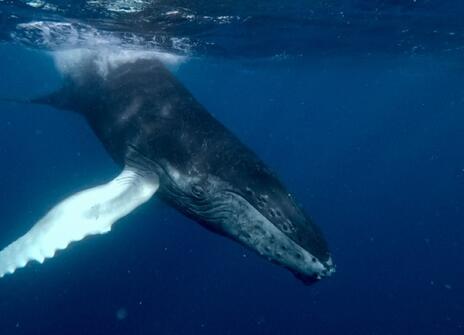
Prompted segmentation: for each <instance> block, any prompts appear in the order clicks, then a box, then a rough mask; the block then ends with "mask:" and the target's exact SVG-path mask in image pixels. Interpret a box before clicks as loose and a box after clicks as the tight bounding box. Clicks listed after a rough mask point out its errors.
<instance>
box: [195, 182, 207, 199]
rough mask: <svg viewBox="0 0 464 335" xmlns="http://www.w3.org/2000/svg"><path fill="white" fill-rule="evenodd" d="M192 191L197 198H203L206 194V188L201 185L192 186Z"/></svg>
mask: <svg viewBox="0 0 464 335" xmlns="http://www.w3.org/2000/svg"><path fill="white" fill-rule="evenodd" d="M192 193H193V195H194V196H195V197H197V198H201V197H203V196H204V194H205V190H204V189H203V187H201V186H200V185H193V186H192Z"/></svg>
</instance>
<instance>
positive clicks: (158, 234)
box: [0, 45, 464, 335]
mask: <svg viewBox="0 0 464 335" xmlns="http://www.w3.org/2000/svg"><path fill="white" fill-rule="evenodd" d="M0 60H1V62H0V76H1V77H0V92H1V94H0V95H1V96H4V97H28V96H34V95H37V94H40V93H44V92H48V91H51V90H52V89H53V88H56V87H58V86H59V84H60V77H59V74H58V73H57V72H56V71H55V70H54V67H53V62H52V60H51V58H50V57H48V56H47V55H46V54H45V53H40V52H38V51H30V50H26V49H22V48H20V47H16V46H11V45H2V46H0ZM463 72H464V68H463V67H462V65H461V66H459V65H458V63H456V62H454V61H452V60H450V59H447V58H445V57H434V56H433V55H429V56H422V57H419V56H417V57H403V58H402V57H399V56H398V57H394V58H386V57H385V58H382V57H381V56H376V57H370V58H369V57H368V58H359V59H350V57H349V56H346V57H340V58H335V57H333V58H329V59H324V60H321V59H319V58H318V59H310V58H306V59H304V60H299V61H295V60H293V61H292V60H287V61H283V62H273V61H262V62H259V61H250V60H249V61H245V60H244V61H243V62H239V61H234V62H233V61H226V60H220V59H219V60H218V59H208V58H203V59H196V60H191V61H188V62H187V63H185V64H183V65H182V66H181V67H180V68H179V69H177V70H176V75H177V76H178V77H179V78H180V79H181V80H182V81H183V82H184V83H185V85H186V86H187V87H188V88H189V89H190V90H191V91H192V92H193V94H194V95H195V96H196V97H197V98H198V99H199V101H200V102H201V103H203V104H204V105H205V106H206V107H207V109H208V110H209V111H210V112H211V113H212V114H214V115H215V116H216V117H217V118H218V119H220V120H221V121H222V122H223V123H225V124H226V125H227V126H228V127H229V128H230V129H232V130H233V131H234V132H235V133H236V134H237V135H239V137H240V138H241V139H242V140H243V141H244V142H245V143H247V144H248V145H249V146H251V147H252V148H253V149H254V150H255V151H256V152H258V154H259V155H260V156H261V157H262V158H263V159H264V160H265V161H266V162H267V163H268V164H269V165H270V166H271V167H273V168H274V170H276V171H277V172H278V174H279V175H280V176H281V177H282V179H283V180H284V181H285V183H286V184H287V185H288V188H289V189H290V190H291V191H292V192H294V193H295V195H296V198H297V199H298V200H299V202H300V203H301V204H302V205H303V206H304V207H305V208H306V210H307V211H308V212H309V213H310V214H311V216H312V217H313V218H314V219H315V221H316V222H317V223H318V224H319V225H320V226H321V227H322V229H323V231H324V233H325V235H326V237H327V239H328V241H329V243H330V245H331V249H332V252H333V257H334V261H335V263H336V265H337V273H336V274H335V275H334V276H333V277H332V278H329V279H326V280H324V281H322V282H321V283H319V284H317V285H314V286H310V287H305V286H303V285H302V284H301V283H300V282H298V281H297V280H295V279H294V278H293V276H291V275H290V274H289V273H288V272H287V271H285V270H283V269H281V268H279V267H277V266H275V265H271V264H269V263H267V262H266V261H265V260H263V259H261V258H259V257H257V256H255V255H254V254H253V253H251V252H249V251H247V250H245V249H243V248H242V247H240V246H239V245H237V244H235V243H232V242H230V241H229V240H226V239H224V238H222V237H219V236H216V235H213V234H211V233H210V232H207V231H205V230H204V229H202V228H201V227H200V226H198V225H197V224H196V223H194V222H191V221H190V220H188V219H185V218H184V217H182V216H181V215H180V214H178V213H176V212H175V211H174V210H172V209H170V208H168V207H167V206H166V205H164V204H163V203H161V202H160V201H159V200H158V199H156V197H155V198H154V199H153V200H152V201H151V202H150V203H149V204H147V205H145V206H143V207H142V208H139V209H137V210H136V211H135V212H134V213H133V214H132V215H130V216H129V217H127V218H125V219H123V220H121V222H119V223H118V224H117V225H115V228H114V230H113V231H112V232H111V233H110V234H107V235H105V236H99V237H94V238H89V239H87V240H85V241H83V242H79V243H76V244H73V245H72V246H71V247H70V248H69V249H68V250H66V251H64V252H60V253H59V255H58V256H57V257H56V258H54V259H52V260H49V261H47V262H46V263H45V264H43V265H41V266H39V265H37V264H33V265H30V266H28V267H27V268H26V269H23V270H20V271H18V272H17V273H16V274H15V275H13V276H7V277H5V278H3V279H1V280H0V334H1V335H10V334H11V335H16V334H48V335H52V334H70V335H72V334H80V335H82V334H114V335H116V334H357V335H358V334H379V335H383V334H422V335H426V334H463V333H464V284H463V282H464V270H463V268H462V266H463V263H464V262H463V261H464V259H463V258H464V256H463V255H464V228H463V223H464V220H463V219H464V207H463V200H464V151H463V148H462V146H463V142H464V141H463V140H464V114H463V113H464V86H463V81H462V78H463ZM0 155H1V166H0V187H1V191H0V210H1V216H0V217H1V223H0V247H4V246H5V245H7V244H8V243H9V242H11V241H12V240H14V239H15V238H17V237H19V236H20V235H21V234H23V233H24V232H25V231H26V230H27V229H28V228H29V227H30V226H31V225H32V224H33V223H34V222H35V221H36V220H38V219H39V218H40V217H41V216H42V215H43V214H44V213H45V212H46V211H47V210H48V209H49V208H50V207H51V206H52V205H54V204H55V203H56V202H58V201H59V200H61V199H62V198H64V197H65V196H67V195H70V194H72V193H74V192H76V191H77V190H80V189H82V188H85V187H89V186H92V185H95V184H98V183H102V182H104V181H107V180H109V179H111V178H112V177H114V176H115V175H116V174H117V173H118V168H117V167H116V165H115V164H114V163H113V162H112V161H111V160H110V158H109V157H108V155H107V154H106V153H105V152H104V150H103V148H102V146H101V144H100V143H99V142H98V141H97V140H96V138H95V137H94V135H93V134H92V132H91V131H90V129H89V128H88V126H87V125H86V124H85V122H84V120H83V119H82V118H80V117H79V116H78V115H75V114H72V113H66V112H63V111H57V110H53V109H50V108H46V107H41V106H31V105H20V104H12V103H4V102H3V103H1V104H0ZM121 310H124V311H126V312H127V317H126V318H125V319H123V320H119V319H118V318H117V312H118V311H121Z"/></svg>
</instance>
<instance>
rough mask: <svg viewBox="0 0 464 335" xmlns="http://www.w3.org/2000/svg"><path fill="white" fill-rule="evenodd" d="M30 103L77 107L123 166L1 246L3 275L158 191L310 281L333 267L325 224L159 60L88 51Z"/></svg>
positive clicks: (103, 228)
mask: <svg viewBox="0 0 464 335" xmlns="http://www.w3.org/2000/svg"><path fill="white" fill-rule="evenodd" d="M63 82H64V83H63V86H62V87H61V88H60V89H59V90H57V91H55V92H53V93H51V94H49V95H46V96H43V97H39V98H37V99H33V100H31V101H30V102H32V103H38V104H46V105H49V106H52V107H54V108H57V109H62V110H69V111H73V112H76V113H79V114H81V115H82V116H83V117H84V118H85V119H86V120H87V122H88V124H89V125H90V127H91V128H92V130H93V131H94V133H95V135H96V136H97V137H98V139H99V140H100V141H101V143H102V144H103V146H104V147H105V149H106V151H107V152H108V153H109V155H110V156H111V157H112V159H113V160H114V161H115V162H116V163H117V164H118V165H119V166H120V167H121V170H122V172H121V173H120V174H119V175H118V176H117V177H116V178H114V179H113V180H111V181H109V182H108V183H106V184H103V185H99V186H96V187H93V188H90V189H87V190H83V191H81V192H79V193H77V194H75V195H72V196H70V197H69V198H66V199H64V200H63V201H62V202H60V203H59V204H57V205H56V206H55V207H53V208H52V209H51V210H50V211H49V212H48V213H47V214H46V215H45V216H44V217H43V218H42V219H41V220H39V221H38V222H37V223H36V224H35V225H34V226H33V227H32V228H31V230H29V231H28V232H27V233H26V234H25V235H24V236H22V237H20V238H19V239H17V240H16V241H14V242H13V243H11V244H10V245H8V246H6V247H5V248H4V249H3V250H2V251H1V252H0V277H2V276H4V275H5V274H9V273H13V272H15V271H16V270H17V269H18V268H21V267H24V266H26V264H27V263H29V262H30V261H38V262H40V263H42V262H43V261H44V260H45V259H47V258H51V257H53V256H54V255H55V253H56V252H57V251H58V250H62V249H65V248H66V247H67V246H68V245H69V244H70V243H71V242H74V241H79V240H81V239H83V238H85V237H86V236H89V235H97V234H104V233H106V232H108V231H110V230H111V226H112V224H114V223H115V222H116V221H117V220H119V219H121V218H122V217H124V216H126V215H128V214H129V213H130V212H131V211H133V210H134V209H135V208H137V207H138V206H141V205H142V204H144V203H146V202H147V201H148V200H149V199H150V198H151V197H152V196H153V195H154V194H155V193H156V194H157V196H159V197H160V198H162V199H163V200H164V201H165V202H166V203H168V204H169V205H171V206H173V207H174V208H176V209H177V210H179V211H180V212H182V213H183V214H185V215H186V216H188V217H189V218H191V219H193V220H195V221H197V222H198V223H200V224H201V225H203V226H204V227H206V228H207V229H208V230H210V231H213V232H215V233H218V234H220V235H223V236H225V237H228V238H230V239H232V240H234V241H236V242H238V243H240V244H242V245H244V246H245V247H247V248H249V249H251V250H254V251H256V252H257V253H258V254H260V255H261V256H263V257H265V258H266V259H268V260H270V261H271V262H273V263H276V264H278V265H280V266H283V267H285V268H287V269H288V270H290V271H291V272H292V273H293V274H294V275H295V276H296V277H297V278H299V279H301V280H302V281H303V282H304V283H305V284H311V283H313V282H316V281H318V280H320V279H321V278H323V277H326V276H329V275H330V274H331V273H332V272H333V271H334V266H333V265H332V260H331V256H330V252H329V249H328V246H327V243H326V241H325V239H324V237H323V235H322V233H321V231H320V229H319V228H318V227H317V226H316V225H315V224H314V223H313V222H312V221H311V219H310V218H309V217H308V216H307V215H306V214H305V213H304V211H303V210H302V208H300V207H299V206H298V205H297V203H296V202H295V200H294V199H293V197H292V196H291V195H290V193H289V192H288V191H287V190H286V188H285V187H284V185H283V184H282V183H281V182H280V181H279V179H278V177H277V176H276V175H275V174H274V173H273V172H272V171H271V170H270V169H269V168H268V167H267V166H266V165H265V164H264V163H263V162H262V161H261V160H260V159H259V158H258V157H257V155H256V154H255V153H254V152H253V151H252V150H250V149H249V148H247V147H246V146H245V145H244V144H243V143H242V142H241V141H240V140H239V139H238V138H237V137H236V136H234V135H233V134H232V133H231V132H230V131H229V130H228V129H227V128H226V127H225V126H224V125H222V124H221V123H220V122H219V121H218V120H216V119H215V118H214V117H213V116H212V115H211V114H209V113H208V112H207V111H206V109H205V108H204V107H203V106H202V105H201V104H200V103H199V102H198V101H197V100H196V99H195V98H194V97H193V96H192V94H191V93H190V92H189V91H188V90H187V89H186V88H185V87H184V86H183V85H182V84H181V83H180V82H179V81H178V80H177V79H176V78H175V76H174V75H173V74H172V73H171V72H170V71H169V70H168V69H167V68H166V67H165V65H164V64H163V63H162V62H161V61H160V60H158V59H156V58H153V59H136V60H132V61H128V62H124V63H118V64H115V65H113V66H110V67H108V68H107V71H105V73H101V71H98V69H97V64H96V61H95V60H92V59H87V60H86V61H85V62H82V64H80V65H79V71H78V73H77V74H74V75H67V76H65V78H64V81H63Z"/></svg>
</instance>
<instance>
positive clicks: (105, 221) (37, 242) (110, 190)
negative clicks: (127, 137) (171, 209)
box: [0, 167, 159, 278]
mask: <svg viewBox="0 0 464 335" xmlns="http://www.w3.org/2000/svg"><path fill="white" fill-rule="evenodd" d="M158 185H159V184H158V176H156V175H155V174H150V175H147V174H138V173H137V171H136V170H133V169H131V168H129V167H126V168H125V169H124V170H123V172H122V173H121V174H120V175H119V176H118V177H116V178H115V179H113V180H112V181H110V182H109V183H107V184H104V185H100V186H97V187H94V188H90V189H88V190H85V191H82V192H79V193H77V194H74V195H72V196H70V197H69V198H67V199H65V200H63V201H62V202H60V203H59V204H58V205H56V206H55V207H54V208H52V209H51V210H50V211H49V212H48V213H47V215H45V217H44V218H42V219H41V220H40V221H39V222H37V223H36V224H35V225H34V227H32V229H31V230H29V231H28V232H27V233H26V234H25V235H24V236H22V237H20V238H19V239H17V240H16V241H14V242H13V243H11V244H10V245H8V246H7V247H6V248H5V249H3V250H2V251H1V252H0V278H1V277H3V276H4V275H5V274H8V273H13V272H14V271H15V270H16V269H18V268H22V267H24V266H26V264H27V263H29V262H30V261H33V260H35V261H38V262H40V263H42V262H43V261H44V260H45V259H46V258H51V257H53V256H54V255H55V252H56V251H57V250H62V249H65V248H66V247H67V246H68V245H69V244H70V243H71V242H74V241H80V240H82V239H83V238H84V237H86V236H89V235H97V234H104V233H106V232H108V231H110V229H111V226H112V224H113V223H115V222H116V221H117V220H119V219H120V218H122V217H124V216H126V215H127V214H129V213H130V212H132V211H133V210H134V209H135V208H137V207H138V206H140V205H142V204H143V203H145V202H146V201H148V200H149V199H150V198H151V196H152V195H153V194H154V193H155V192H156V190H157V189H158Z"/></svg>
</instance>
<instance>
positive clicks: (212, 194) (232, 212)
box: [162, 159, 334, 285]
mask: <svg viewBox="0 0 464 335" xmlns="http://www.w3.org/2000/svg"><path fill="white" fill-rule="evenodd" d="M223 163H226V162H223ZM250 163H251V164H250ZM214 171H215V172H219V173H216V175H213V174H209V175H207V176H206V177H205V174H202V175H199V177H198V178H196V177H186V176H183V175H182V174H179V173H178V172H177V171H176V172H175V173H170V175H171V176H170V177H169V178H168V179H169V182H167V183H164V187H162V188H163V189H164V192H166V189H167V190H168V191H167V192H168V194H169V196H168V198H169V200H170V202H171V203H172V202H173V201H174V202H175V204H174V205H175V207H177V208H178V209H180V210H181V211H183V212H184V213H186V214H187V215H189V216H191V217H193V218H194V219H195V220H197V221H198V222H200V223H202V224H203V225H204V226H206V227H207V228H208V229H210V230H212V231H214V232H216V233H219V234H221V235H224V236H226V237H229V238H231V239H233V240H235V241H237V242H239V243H241V244H242V245H244V246H246V247H247V248H249V249H252V250H254V251H256V252H257V253H258V254H259V255H261V256H263V257H264V258H266V259H268V260H269V261H271V262H272V263H275V264H278V265H280V266H283V267H285V268H287V269H288V270H290V271H291V272H292V273H293V274H294V275H295V276H296V277H297V278H298V279H300V280H302V281H303V282H304V283H305V284H308V285H309V284H312V283H315V282H317V281H319V280H320V279H322V278H323V277H327V276H329V275H331V274H332V273H333V272H334V266H333V264H332V260H331V255H330V252H329V249H328V246H327V243H326V241H325V239H324V237H323V235H322V233H321V231H320V229H319V228H318V227H317V226H316V225H315V224H314V223H313V222H312V220H311V219H310V218H309V217H308V216H307V215H306V214H305V213H304V211H303V210H302V208H301V207H300V206H298V204H297V203H296V201H295V200H294V198H293V196H292V195H291V194H290V193H289V192H288V191H287V190H286V189H285V187H284V186H283V184H282V183H281V182H280V181H279V180H278V178H277V177H276V176H275V175H274V174H273V173H272V172H271V171H269V170H268V169H267V168H266V166H265V165H264V164H263V163H261V162H260V161H259V160H255V159H247V160H246V161H245V162H242V164H237V165H235V166H232V168H227V169H223V170H220V169H214ZM162 186H163V183H162ZM166 186H167V187H166ZM180 190H182V191H180ZM173 195H174V196H173Z"/></svg>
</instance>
